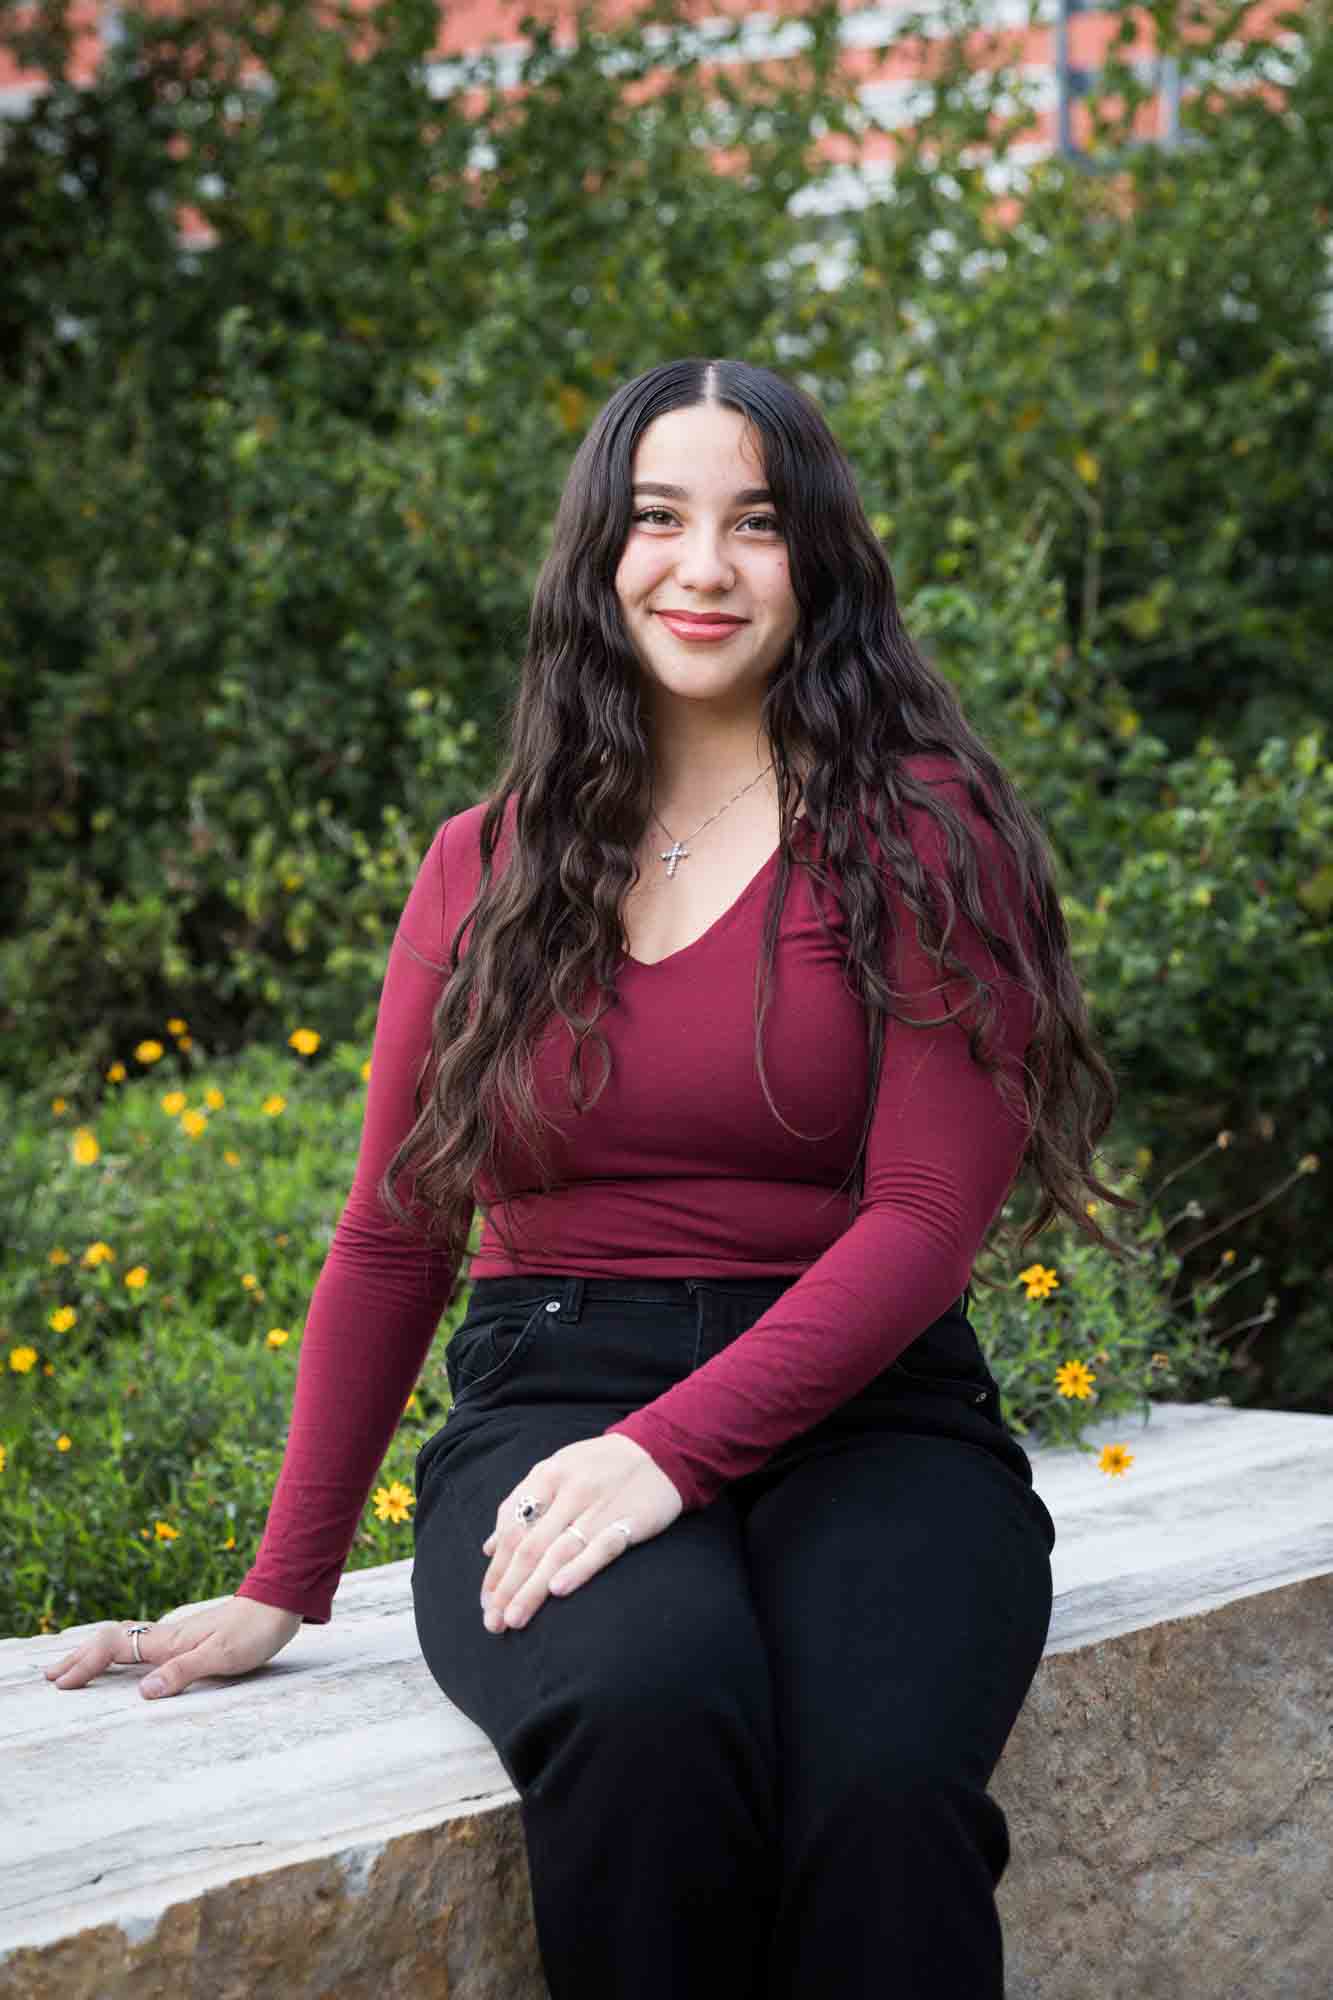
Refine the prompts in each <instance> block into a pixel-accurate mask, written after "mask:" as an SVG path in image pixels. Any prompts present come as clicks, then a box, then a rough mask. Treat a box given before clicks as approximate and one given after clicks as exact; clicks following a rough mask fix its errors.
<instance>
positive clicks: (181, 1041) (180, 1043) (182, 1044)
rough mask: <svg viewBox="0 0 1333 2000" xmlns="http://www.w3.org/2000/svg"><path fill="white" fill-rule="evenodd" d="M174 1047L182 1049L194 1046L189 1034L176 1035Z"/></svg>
mask: <svg viewBox="0 0 1333 2000" xmlns="http://www.w3.org/2000/svg"><path fill="white" fill-rule="evenodd" d="M176 1047H177V1048H178V1049H181V1050H182V1051H183V1050H185V1049H192V1048H193V1047H194V1042H193V1039H192V1038H191V1037H190V1036H189V1035H177V1037H176Z"/></svg>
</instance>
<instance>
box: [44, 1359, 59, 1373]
mask: <svg viewBox="0 0 1333 2000" xmlns="http://www.w3.org/2000/svg"><path fill="white" fill-rule="evenodd" d="M55 1372H56V1364H55V1362H54V1361H44V1362H43V1363H42V1373H43V1375H54V1374H55Z"/></svg>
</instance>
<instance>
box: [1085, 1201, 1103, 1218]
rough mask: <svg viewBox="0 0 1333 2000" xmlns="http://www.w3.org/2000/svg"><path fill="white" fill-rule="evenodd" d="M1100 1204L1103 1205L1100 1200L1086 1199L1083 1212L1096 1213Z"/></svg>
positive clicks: (1086, 1213)
mask: <svg viewBox="0 0 1333 2000" xmlns="http://www.w3.org/2000/svg"><path fill="white" fill-rule="evenodd" d="M1100 1206H1101V1203H1100V1202H1096V1201H1085V1202H1084V1204H1083V1212H1084V1214H1085V1215H1095V1214H1096V1213H1097V1210H1098V1209H1099V1208H1100Z"/></svg>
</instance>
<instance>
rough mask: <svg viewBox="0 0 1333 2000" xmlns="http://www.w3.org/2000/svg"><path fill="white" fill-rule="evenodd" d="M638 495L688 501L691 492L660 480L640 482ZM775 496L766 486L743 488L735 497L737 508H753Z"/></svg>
mask: <svg viewBox="0 0 1333 2000" xmlns="http://www.w3.org/2000/svg"><path fill="white" fill-rule="evenodd" d="M633 490H634V492H636V493H660V494H661V495H662V496H663V497H664V498H665V499H667V500H688V499H689V497H690V495H689V490H688V488H686V487H684V486H666V485H663V484H662V483H661V482H660V481H658V480H647V481H645V480H639V481H638V482H636V484H635V486H634V489H633ZM772 498H773V495H772V494H771V493H770V492H769V490H768V488H767V487H766V486H743V487H742V488H741V490H740V492H739V493H737V494H736V495H735V496H734V503H733V504H734V505H735V506H737V507H753V506H755V505H756V504H757V503H758V502H759V501H761V500H771V499H772Z"/></svg>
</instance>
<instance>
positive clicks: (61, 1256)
mask: <svg viewBox="0 0 1333 2000" xmlns="http://www.w3.org/2000/svg"><path fill="white" fill-rule="evenodd" d="M46 1261H47V1263H48V1264H68V1262H69V1251H68V1250H62V1249H61V1247H60V1245H59V1244H58V1243H57V1244H56V1247H55V1249H54V1250H48V1251H47V1253H46Z"/></svg>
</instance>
